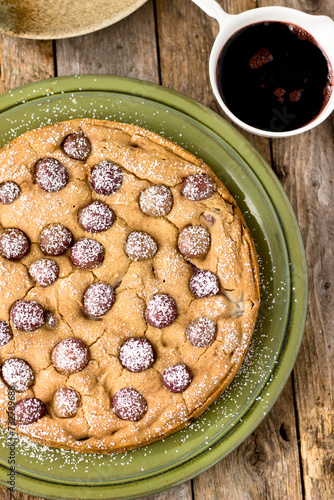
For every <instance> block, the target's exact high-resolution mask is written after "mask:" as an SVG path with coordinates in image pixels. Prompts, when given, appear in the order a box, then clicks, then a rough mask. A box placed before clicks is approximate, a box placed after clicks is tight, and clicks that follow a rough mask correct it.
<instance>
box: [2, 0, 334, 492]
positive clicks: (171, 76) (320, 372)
mask: <svg viewBox="0 0 334 500" xmlns="http://www.w3.org/2000/svg"><path fill="white" fill-rule="evenodd" d="M219 3H220V4H221V5H222V6H223V8H224V9H225V10H226V11H227V12H229V13H233V14H236V13H238V12H241V11H244V10H246V9H251V8H256V7H260V6H265V5H269V4H271V3H274V4H275V5H285V6H289V7H294V8H299V9H301V10H303V11H305V12H308V13H310V14H326V15H329V16H330V17H332V18H334V2H333V0H318V1H317V0H275V2H270V1H267V0H259V1H257V2H256V1H254V0H226V1H222V0H220V2H219ZM217 33H218V26H217V23H216V22H215V21H214V20H213V19H211V18H209V17H208V16H206V15H205V14H204V13H203V12H202V11H201V10H200V9H199V8H198V7H197V6H195V5H194V4H192V3H191V1H190V0H182V1H180V0H156V1H153V0H149V1H148V2H147V3H146V4H145V5H144V6H143V7H142V8H140V9H139V10H138V11H137V12H135V13H134V14H132V15H131V16H129V17H128V18H126V19H124V20H122V21H121V22H119V23H117V24H115V25H113V26H111V27H109V28H106V29H104V30H102V31H99V32H96V33H93V34H90V35H87V36H83V37H78V38H72V39H66V40H58V41H57V42H53V43H52V41H30V40H22V39H17V38H11V37H7V36H1V37H0V90H1V92H4V91H6V90H9V89H12V88H14V87H17V86H19V85H22V84H24V83H29V82H33V81H36V80H39V79H43V78H48V77H52V76H54V75H70V74H78V73H81V74H88V73H99V74H114V75H122V76H130V77H134V78H140V79H144V80H149V81H152V82H155V83H160V84H162V85H164V86H166V87H169V88H172V89H174V90H177V91H179V92H181V93H183V94H186V95H187V96H189V97H192V98H193V99H195V100H197V101H199V102H201V103H203V104H205V105H206V106H208V107H210V108H211V109H213V110H215V111H216V112H219V108H218V105H217V103H216V101H215V99H214V96H213V93H212V90H211V87H210V82H209V75H208V58H209V54H210V50H211V46H212V44H213V41H214V38H215V36H216V35H217ZM242 133H244V135H245V136H246V137H247V138H248V139H249V140H250V141H251V142H252V143H253V144H254V146H255V147H256V148H257V149H258V150H259V151H260V153H261V154H262V155H263V156H264V157H265V159H266V160H267V161H268V162H269V163H270V164H271V165H272V168H273V169H274V171H275V173H276V174H277V176H278V178H279V179H280V181H281V183H282V185H283V187H284V189H285V191H286V193H287V194H288V197H289V198H290V201H291V203H292V206H293V208H294V210H295V213H296V216H297V218H298V221H299V225H300V228H301V231H302V235H303V239H304V244H305V248H306V253H307V260H308V270H309V308H308V316H307V323H306V331H305V335H304V338H303V342H302V346H301V349H300V352H299V356H298V359H297V362H296V365H295V367H294V370H293V373H292V376H291V377H290V379H289V381H288V383H287V384H286V386H285V388H284V390H283V391H282V393H281V395H280V397H279V399H278V401H277V402H276V404H275V406H274V407H273V408H272V410H271V411H270V412H269V414H268V415H267V417H266V418H265V419H264V421H263V422H262V423H261V425H260V426H259V427H258V428H257V429H256V430H255V431H254V432H253V434H252V435H251V436H249V437H248V438H247V439H246V440H245V441H244V442H243V443H242V444H241V445H240V446H239V448H238V449H236V450H234V451H233V452H232V453H230V455H229V456H228V457H226V458H225V459H223V460H222V461H221V462H219V463H218V464H217V465H216V466H214V467H212V468H211V469H209V470H208V471H206V472H204V473H203V474H201V475H199V476H198V477H196V478H195V479H194V480H193V481H189V482H186V483H184V484H182V485H180V486H178V487H176V488H172V489H170V490H167V491H165V492H163V493H160V494H157V495H153V496H150V497H146V500H225V499H226V500H257V499H259V500H264V499H270V500H285V499H287V500H299V499H307V500H332V499H334V483H333V479H334V463H333V451H334V443H333V382H334V371H333V370H334V368H333V367H334V346H333V334H334V319H333V318H334V316H333V310H334V292H333V289H334V265H333V264H334V230H333V218H334V182H333V177H334V119H333V115H332V116H331V117H329V118H328V119H327V120H326V121H325V122H324V123H323V124H322V125H320V126H319V127H317V128H316V129H314V130H312V131H310V132H307V133H304V134H302V135H299V136H295V137H293V138H291V139H288V138H287V139H278V140H276V139H275V140H269V139H264V138H260V137H255V136H251V135H249V134H246V133H245V132H242ZM0 498H1V499H4V500H5V499H6V500H33V499H34V498H35V497H31V496H27V495H24V494H22V493H18V492H10V491H9V490H8V489H6V488H5V487H1V486H0Z"/></svg>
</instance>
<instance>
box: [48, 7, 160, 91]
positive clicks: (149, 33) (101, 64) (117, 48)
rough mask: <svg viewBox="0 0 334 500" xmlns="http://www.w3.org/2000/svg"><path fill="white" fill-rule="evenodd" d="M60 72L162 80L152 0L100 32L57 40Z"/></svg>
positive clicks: (58, 71) (58, 69)
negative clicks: (159, 69)
mask: <svg viewBox="0 0 334 500" xmlns="http://www.w3.org/2000/svg"><path fill="white" fill-rule="evenodd" d="M56 54H57V73H58V75H59V76H60V75H73V74H109V75H119V76H128V77H133V78H140V79H143V80H149V81H152V82H156V83H158V82H159V72H158V60H157V47H156V39H155V24H154V12H153V3H152V0H151V1H149V2H147V3H146V4H144V5H143V7H141V8H140V9H139V10H137V11H136V12H134V13H133V14H132V15H131V16H129V17H127V18H125V19H123V20H122V21H120V22H118V23H116V24H114V25H112V26H110V27H109V28H106V29H104V30H101V31H97V32H96V33H92V34H90V35H85V36H81V37H76V38H68V39H64V40H57V42H56Z"/></svg>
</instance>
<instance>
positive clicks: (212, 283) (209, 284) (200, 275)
mask: <svg viewBox="0 0 334 500" xmlns="http://www.w3.org/2000/svg"><path fill="white" fill-rule="evenodd" d="M189 286H190V290H191V291H192V293H193V294H194V295H195V297H198V298H200V297H211V296H213V295H217V293H219V280H218V278H217V276H216V275H215V274H214V273H212V272H211V271H205V270H199V271H197V272H196V273H195V274H194V276H192V278H191V279H190V282H189Z"/></svg>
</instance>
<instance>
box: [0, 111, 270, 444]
mask: <svg viewBox="0 0 334 500" xmlns="http://www.w3.org/2000/svg"><path fill="white" fill-rule="evenodd" d="M259 300H260V297H259V268H258V262H257V256H256V251H255V247H254V243H253V240H252V238H251V236H250V232H249V230H248V228H247V226H246V223H245V221H244V219H243V216H242V214H241V212H240V210H239V208H238V206H237V204H236V202H235V200H234V198H233V197H232V196H231V194H230V193H229V192H228V190H227V189H226V187H225V186H224V185H223V183H222V182H221V181H220V180H219V179H218V178H217V176H216V175H215V174H214V173H213V171H212V170H211V169H210V168H209V167H208V166H207V165H205V164H204V163H203V162H202V161H200V160H199V159H197V158H196V157H195V156H193V155H192V154H191V153H189V152H187V151H185V150H184V149H182V148H181V147H179V146H178V145H176V144H174V143H172V142H170V141H168V140H166V139H164V138H162V137H160V136H159V135H157V134H154V133H152V132H149V131H147V130H144V129H142V128H139V127H137V126H134V125H127V124H123V123H116V122H108V121H103V120H92V119H77V120H71V121H67V122H62V123H57V124H55V125H51V126H48V127H43V128H40V129H36V130H33V131H30V132H26V133H25V134H23V135H22V136H20V137H18V138H17V139H15V140H14V141H12V142H11V143H10V144H9V145H7V146H6V147H5V148H3V149H2V150H1V151H0V364H1V377H0V422H1V424H2V425H3V426H5V427H6V426H7V406H8V405H7V399H8V387H14V388H15V391H16V405H15V418H16V432H17V433H18V434H20V435H22V436H25V437H27V438H29V439H31V440H32V441H34V442H38V443H41V444H44V445H46V446H55V447H60V448H64V449H70V450H75V451H80V452H86V453H93V452H95V453H110V452H114V451H117V452H119V451H125V450H130V449H133V448H137V447H139V446H142V445H144V444H148V443H150V442H153V441H155V440H158V439H161V438H163V437H165V436H167V435H169V434H171V433H173V432H175V431H177V430H179V429H181V428H183V427H185V426H186V425H188V424H189V423H190V422H191V421H192V420H193V419H194V418H196V417H198V416H199V415H200V414H201V413H203V411H204V410H205V409H206V408H207V407H208V406H209V405H210V404H211V403H212V402H213V401H214V400H215V399H216V398H217V397H218V396H219V395H220V394H221V393H222V392H223V391H224V389H225V388H226V387H227V386H228V385H229V384H230V383H231V381H232V380H233V378H234V376H235V375H236V373H237V372H238V370H239V368H240V366H241V364H242V361H243V359H244V356H245V354H246V352H247V349H248V346H249V343H250V340H251V337H252V334H253V331H254V327H255V322H256V317H257V313H258V308H259Z"/></svg>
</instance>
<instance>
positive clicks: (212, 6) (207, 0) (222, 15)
mask: <svg viewBox="0 0 334 500" xmlns="http://www.w3.org/2000/svg"><path fill="white" fill-rule="evenodd" d="M192 1H193V2H194V3H195V4H196V5H197V6H198V7H199V8H200V9H202V10H203V12H205V13H206V14H207V15H208V16H210V17H214V18H215V19H216V20H217V21H218V23H219V27H220V28H222V26H223V23H224V22H225V21H226V20H227V17H230V14H227V12H225V11H224V10H223V9H222V7H221V6H220V5H219V3H218V2H216V1H215V0H192Z"/></svg>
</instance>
